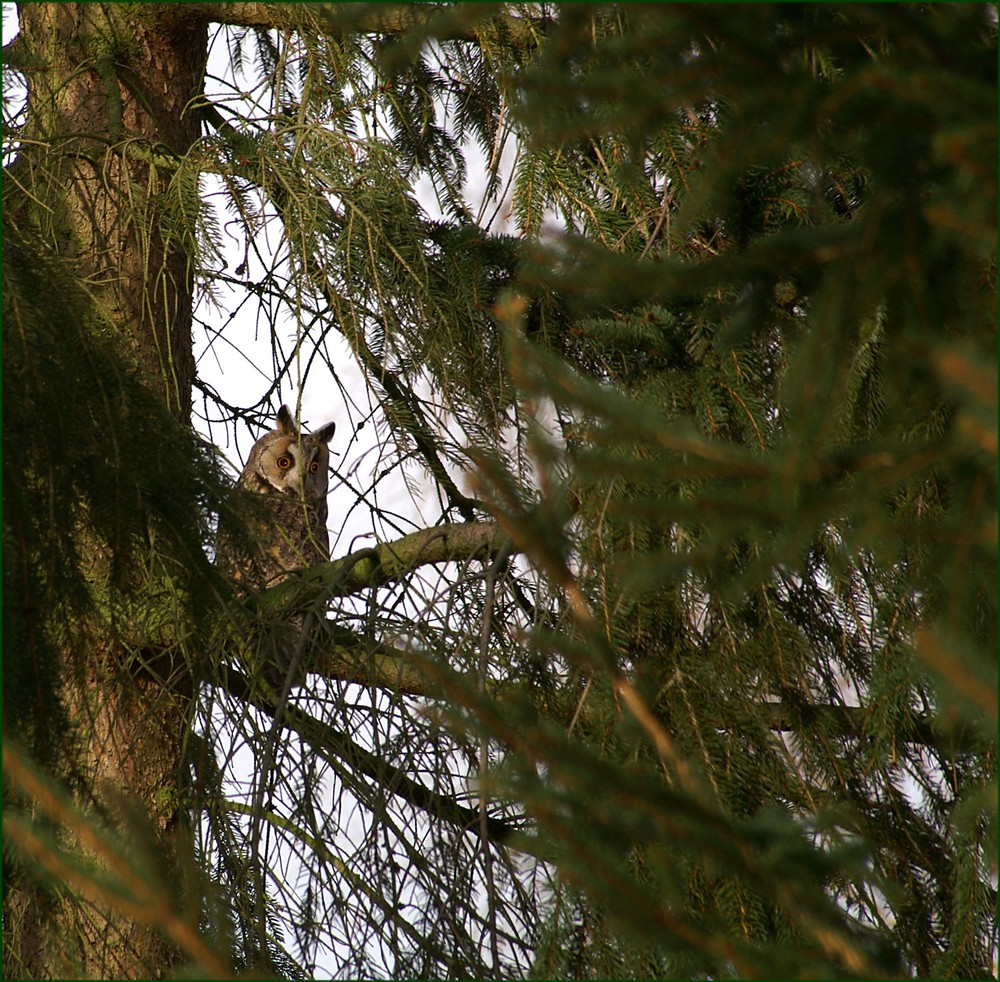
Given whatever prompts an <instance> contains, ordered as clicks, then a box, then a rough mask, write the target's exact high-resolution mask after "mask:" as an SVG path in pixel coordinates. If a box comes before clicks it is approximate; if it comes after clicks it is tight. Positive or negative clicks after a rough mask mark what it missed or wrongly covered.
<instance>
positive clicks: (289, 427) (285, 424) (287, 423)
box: [277, 406, 295, 433]
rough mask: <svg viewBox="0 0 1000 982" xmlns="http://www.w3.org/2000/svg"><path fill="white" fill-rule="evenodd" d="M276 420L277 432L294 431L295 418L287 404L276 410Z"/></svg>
mask: <svg viewBox="0 0 1000 982" xmlns="http://www.w3.org/2000/svg"><path fill="white" fill-rule="evenodd" d="M277 420H278V432H279V433H294V432H295V420H294V419H293V418H292V412H291V410H290V409H289V408H288V406H282V407H281V408H280V409H279V410H278V416H277Z"/></svg>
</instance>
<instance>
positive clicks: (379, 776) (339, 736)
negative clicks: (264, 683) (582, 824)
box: [225, 670, 518, 843]
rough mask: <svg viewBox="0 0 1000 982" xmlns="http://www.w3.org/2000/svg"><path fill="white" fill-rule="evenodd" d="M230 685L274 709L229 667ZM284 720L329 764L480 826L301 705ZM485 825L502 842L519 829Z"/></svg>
mask: <svg viewBox="0 0 1000 982" xmlns="http://www.w3.org/2000/svg"><path fill="white" fill-rule="evenodd" d="M225 688H226V691H227V692H228V693H229V694H230V695H232V696H234V697H235V698H237V699H239V700H240V701H242V702H245V703H247V704H252V705H254V706H256V707H257V709H259V710H261V711H262V712H264V713H266V714H268V715H272V714H273V713H274V711H275V705H274V703H273V702H272V701H271V700H270V699H268V698H267V696H266V695H265V694H264V693H263V692H261V691H260V690H259V689H258V688H257V687H255V686H252V685H250V682H249V681H248V680H247V678H246V677H245V676H243V675H242V674H240V673H239V672H237V671H234V670H230V671H228V672H227V673H226V679H225ZM282 722H283V724H284V725H286V726H288V727H290V728H291V729H293V730H294V731H295V732H296V733H297V734H298V735H299V736H300V737H301V738H302V739H303V740H305V741H306V743H308V744H309V746H310V747H312V749H313V750H314V751H315V752H316V753H317V754H318V755H319V756H320V757H322V758H323V759H324V760H326V761H327V762H328V763H332V764H334V765H335V766H338V765H337V764H336V763H335V762H334V760H333V759H332V758H337V761H343V762H345V763H347V764H348V765H349V766H350V767H352V768H354V769H356V770H358V771H360V772H361V773H362V774H365V775H366V776H367V777H370V778H371V779H372V780H374V781H375V782H376V783H377V784H378V786H379V787H382V788H390V789H391V790H392V792H393V793H394V794H395V795H397V796H398V797H400V798H402V799H403V800H404V801H407V802H409V803H410V804H411V805H415V806H416V807H417V808H420V809H422V810H423V811H426V812H427V813H428V814H429V815H431V816H433V817H435V818H439V819H444V820H445V821H447V822H450V823H452V824H454V825H456V826H458V827H459V828H461V829H463V830H466V831H472V832H476V831H477V830H478V829H479V827H480V824H481V816H480V813H479V810H478V809H475V808H467V807H465V806H464V805H462V804H459V802H457V801H456V800H455V799H454V798H451V797H449V796H448V795H443V794H440V793H439V792H437V791H434V790H432V789H431V788H428V787H427V786H426V785H424V784H421V783H420V782H419V781H415V780H413V778H411V777H410V776H409V775H408V774H406V773H405V771H403V770H402V769H401V768H399V767H397V766H396V765H394V764H391V763H389V761H387V760H385V759H384V758H382V757H380V756H378V755H377V754H374V753H371V752H370V751H368V750H365V749H364V747H362V746H361V745H360V744H358V743H356V742H355V741H354V740H352V739H351V738H350V737H349V736H348V735H347V734H346V733H343V732H341V731H340V730H338V729H336V728H335V727H333V726H330V725H329V724H328V723H324V722H323V721H322V720H319V719H316V717H314V716H311V715H310V714H309V713H307V712H305V711H304V710H302V709H300V708H299V707H298V706H295V705H286V706H285V707H284V710H283V714H282ZM486 826H487V831H488V833H489V836H490V839H491V840H492V841H493V842H498V843H499V842H504V841H506V840H509V839H510V838H511V836H513V835H514V834H515V833H516V832H517V831H518V827H517V826H515V825H511V824H510V823H509V822H507V821H505V820H503V819H499V818H496V817H494V816H488V817H487V819H486Z"/></svg>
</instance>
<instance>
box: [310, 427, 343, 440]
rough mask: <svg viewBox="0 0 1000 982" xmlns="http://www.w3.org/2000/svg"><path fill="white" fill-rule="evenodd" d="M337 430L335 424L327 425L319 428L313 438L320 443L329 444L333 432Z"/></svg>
mask: <svg viewBox="0 0 1000 982" xmlns="http://www.w3.org/2000/svg"><path fill="white" fill-rule="evenodd" d="M336 428H337V424H336V423H327V424H326V426H321V427H320V428H319V429H318V430H317V431H316V432H315V433H313V436H314V437H316V439H317V440H319V442H320V443H329V442H330V441H331V440H332V439H333V431H334V430H335V429H336Z"/></svg>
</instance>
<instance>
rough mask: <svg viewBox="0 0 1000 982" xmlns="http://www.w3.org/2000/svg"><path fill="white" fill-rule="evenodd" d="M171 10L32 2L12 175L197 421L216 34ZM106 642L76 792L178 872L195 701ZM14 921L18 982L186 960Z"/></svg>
mask: <svg viewBox="0 0 1000 982" xmlns="http://www.w3.org/2000/svg"><path fill="white" fill-rule="evenodd" d="M163 6H169V5H160V4H143V5H137V4H121V5H119V4H86V3H35V4H22V5H19V14H20V27H21V37H20V42H19V43H20V45H21V46H22V51H21V54H22V56H23V57H25V58H27V59H28V64H29V65H30V68H27V69H26V70H25V75H26V78H27V82H28V107H29V110H28V123H27V127H26V131H25V133H24V137H25V139H24V141H23V143H22V144H21V147H20V150H19V155H18V160H17V163H16V164H15V166H14V168H13V169H14V171H15V173H16V174H17V175H18V178H19V182H20V186H21V187H23V188H24V189H25V190H26V192H27V193H25V194H24V195H23V196H21V197H20V199H19V200H18V201H17V203H16V205H15V206H14V210H15V211H16V213H17V214H16V217H17V220H18V221H19V222H21V223H23V224H24V225H25V226H33V227H34V228H35V229H36V231H37V232H38V234H39V235H40V236H41V238H42V240H43V241H46V242H48V243H49V244H50V246H51V247H53V248H54V249H55V250H56V251H57V252H58V253H59V254H60V255H62V256H63V257H64V258H65V259H66V260H67V261H68V262H70V263H72V264H73V265H74V267H75V268H76V269H77V270H78V271H79V273H80V275H81V277H82V278H84V279H85V280H86V281H87V282H88V284H89V285H90V288H91V290H92V292H93V297H94V301H95V306H96V310H97V312H98V321H99V323H97V324H95V325H94V329H95V330H99V331H101V332H107V334H108V335H109V336H110V337H111V339H112V341H113V343H114V345H115V347H116V348H117V349H118V350H119V351H120V352H121V353H122V354H123V356H124V358H125V361H126V363H127V364H128V365H129V366H130V367H131V368H132V369H133V370H134V371H135V372H136V374H137V375H138V376H139V377H140V378H141V379H142V380H143V381H144V383H145V384H146V385H147V386H148V387H149V388H150V389H151V390H153V391H154V392H155V393H157V394H158V395H159V396H160V397H161V398H162V399H163V400H164V403H165V404H166V405H167V406H168V407H169V409H170V411H171V412H172V413H173V414H175V415H176V416H177V417H178V418H180V419H185V420H186V419H187V418H188V415H189V412H190V401H191V382H192V378H193V376H194V359H193V354H192V341H191V315H192V292H193V258H194V254H193V241H194V239H193V236H194V230H193V215H194V212H193V210H190V209H189V208H188V207H187V206H188V205H189V204H190V202H191V201H193V200H194V199H193V196H189V197H187V198H186V197H185V194H184V188H183V187H179V186H178V183H179V182H177V181H176V180H175V176H176V171H175V169H174V167H173V164H174V163H175V161H176V160H177V158H178V157H180V156H181V155H183V154H185V153H187V152H188V151H189V150H190V149H191V147H192V145H193V144H194V143H195V141H196V140H197V139H198V136H199V125H198V114H197V112H196V111H194V110H193V109H192V100H193V99H194V98H195V97H196V96H197V95H198V94H199V93H200V92H201V91H202V84H203V77H204V70H205V63H206V58H207V27H206V25H205V24H204V23H203V22H201V21H199V20H197V19H195V20H194V21H193V22H191V23H188V22H185V21H183V20H182V19H180V18H177V17H176V16H174V17H173V18H172V22H171V26H170V29H169V30H163V29H162V28H161V27H160V26H159V19H160V17H159V15H160V14H161V13H162V10H161V8H162V7H163ZM196 193H197V187H196V186H195V187H194V188H193V190H192V192H191V195H194V194H196ZM9 197H10V196H8V200H9ZM68 408H69V409H71V410H72V408H73V407H68ZM77 409H78V411H84V408H83V407H77ZM81 550H82V551H84V552H85V554H87V555H89V565H90V567H91V569H92V571H93V581H94V589H95V594H96V595H98V596H99V595H101V593H102V589H103V588H102V586H101V584H102V583H103V582H104V580H105V578H106V576H107V566H108V563H109V560H110V558H111V557H109V556H107V555H105V554H103V553H102V551H101V550H98V549H97V548H96V547H94V546H93V545H92V544H91V543H88V542H87V541H86V540H85V541H84V542H83V543H82V544H81ZM102 631H103V632H105V633H106V629H104V628H101V627H100V626H99V625H86V624H83V625H74V632H75V633H76V634H77V636H78V637H83V638H90V639H93V641H92V642H91V643H89V644H87V645H86V648H85V650H86V655H85V657H84V658H83V659H82V661H83V663H81V658H80V655H79V650H77V652H76V653H74V655H73V656H72V657H69V656H68V655H67V657H66V658H64V663H63V665H62V686H63V701H64V704H65V706H66V709H67V712H68V713H69V714H70V719H71V723H72V728H73V733H72V736H71V739H69V740H67V746H72V747H74V748H75V750H76V752H75V754H74V755H72V756H71V757H70V758H69V759H67V760H66V762H65V770H64V771H63V774H62V777H63V778H64V779H66V780H67V781H68V782H69V783H70V784H71V786H72V787H73V788H74V791H75V792H76V793H77V794H78V796H79V801H80V804H81V805H82V806H83V807H84V808H85V809H87V810H88V811H90V812H91V813H92V814H96V815H98V816H101V817H103V818H109V817H110V818H112V819H113V818H114V817H115V816H120V815H121V808H120V807H119V806H120V803H121V802H122V801H123V800H124V801H128V802H130V803H132V804H137V805H138V806H139V807H140V809H141V810H142V812H144V813H145V814H146V815H147V816H148V817H149V821H150V826H151V829H152V832H153V834H154V836H155V838H156V840H157V842H156V845H157V848H158V849H160V851H161V854H162V855H165V856H167V857H168V862H169V861H170V860H169V858H170V857H171V856H173V855H174V838H175V835H176V833H177V831H178V829H177V826H178V821H179V817H180V815H181V814H182V809H180V808H179V803H180V795H179V787H178V781H179V777H180V773H181V768H180V753H181V741H182V737H183V730H184V726H185V722H186V720H187V717H188V708H189V704H190V693H189V692H188V693H187V694H185V693H184V692H183V688H184V687H182V690H181V691H178V690H177V689H176V688H175V689H172V690H168V689H167V688H166V687H165V686H164V685H163V684H162V683H161V682H159V681H156V680H154V679H152V678H150V677H149V676H148V674H147V675H143V674H140V673H139V672H137V671H136V670H135V669H134V668H132V667H131V666H130V665H129V666H127V665H126V662H125V660H124V659H123V658H122V649H121V647H120V646H119V645H118V643H117V642H116V640H115V639H114V638H111V637H106V636H104V637H102V636H101V634H102ZM187 688H190V687H187ZM4 920H5V941H6V944H5V951H4V969H5V972H4V974H5V976H6V977H7V978H12V977H18V978H60V977H62V978H66V977H70V978H72V977H84V978H85V977H91V978H157V977H162V976H163V975H164V974H166V973H167V972H169V971H170V967H171V963H172V961H174V960H175V955H174V954H173V949H172V948H171V947H170V946H169V945H168V944H167V943H166V942H164V941H163V940H162V939H161V938H159V937H158V936H157V933H156V932H155V931H154V930H153V929H151V928H149V927H146V926H143V925H140V924H137V923H135V922H133V921H131V920H130V919H128V918H125V917H123V916H122V915H120V914H119V913H117V912H115V911H114V910H111V909H107V908H105V909H102V908H101V906H100V905H97V904H95V905H88V904H85V903H80V902H79V901H77V900H74V899H66V898H65V897H64V896H62V895H53V894H46V893H45V891H43V890H42V889H40V888H38V889H30V888H21V887H12V888H8V890H7V891H6V893H5V901H4ZM77 973H79V974H77Z"/></svg>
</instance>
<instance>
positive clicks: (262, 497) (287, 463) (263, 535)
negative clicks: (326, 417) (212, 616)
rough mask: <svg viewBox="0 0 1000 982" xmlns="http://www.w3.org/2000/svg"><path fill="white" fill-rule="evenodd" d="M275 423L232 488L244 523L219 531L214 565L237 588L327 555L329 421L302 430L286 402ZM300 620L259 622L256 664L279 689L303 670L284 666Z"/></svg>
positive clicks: (266, 582)
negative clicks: (308, 430)
mask: <svg viewBox="0 0 1000 982" xmlns="http://www.w3.org/2000/svg"><path fill="white" fill-rule="evenodd" d="M276 423H277V425H276V427H275V429H273V430H271V431H270V432H269V433H265V434H264V436H262V437H261V438H260V439H259V440H258V441H257V442H256V443H255V444H254V445H253V449H252V450H251V451H250V456H249V458H248V459H247V463H246V466H245V467H244V468H243V472H242V473H241V474H240V477H239V480H238V482H237V484H236V487H235V488H234V499H233V505H234V510H235V511H236V512H237V513H238V514H239V515H240V516H241V518H242V519H243V521H242V522H241V523H239V524H237V523H236V522H235V521H229V522H225V521H224V522H223V523H222V525H221V526H220V529H219V541H218V563H219V566H220V567H221V568H222V569H224V570H225V571H226V572H227V573H228V574H229V576H230V577H231V579H232V580H233V582H234V583H235V584H236V585H237V587H238V588H239V589H240V590H241V591H249V592H255V591H258V590H263V589H266V588H268V587H272V586H274V585H275V584H277V583H280V582H281V581H282V580H285V579H287V578H288V576H289V575H290V574H291V573H293V572H294V571H296V570H299V569H304V568H306V567H308V566H314V565H316V563H322V562H325V561H326V560H328V559H329V558H330V545H329V538H328V534H327V529H326V517H327V505H326V492H327V486H328V481H329V460H330V452H329V450H328V449H327V443H328V442H329V441H330V438H331V437H332V436H333V431H334V428H335V424H333V423H327V424H326V425H325V426H323V427H321V428H320V429H318V430H316V431H315V432H314V433H306V434H302V433H300V432H299V430H298V428H297V427H296V425H295V421H294V419H293V418H292V414H291V412H290V411H289V410H288V407H287V406H282V407H281V409H279V410H278V414H277V417H276ZM305 623H306V618H305V617H304V616H303V615H302V614H293V615H291V616H290V617H288V618H287V620H285V621H283V622H278V623H272V624H270V625H267V626H263V625H262V628H263V633H262V634H261V635H260V637H259V640H258V644H260V645H261V647H260V648H259V650H260V651H261V653H262V654H263V665H262V669H263V672H264V676H265V677H266V678H267V679H268V681H269V682H270V683H271V684H272V685H275V686H277V687H278V688H279V689H280V687H281V685H282V684H283V683H284V682H286V681H291V680H292V679H295V680H296V681H297V682H301V681H302V680H303V679H304V676H303V675H302V674H301V669H296V670H294V671H290V669H291V667H292V666H293V664H294V663H296V662H297V661H298V659H297V658H293V657H292V656H293V653H294V651H295V650H296V648H300V647H301V644H300V643H299V642H298V641H297V640H296V639H297V638H301V632H302V630H303V628H304V627H305ZM267 639H269V640H267ZM265 651H269V653H267V654H264V652H265Z"/></svg>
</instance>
